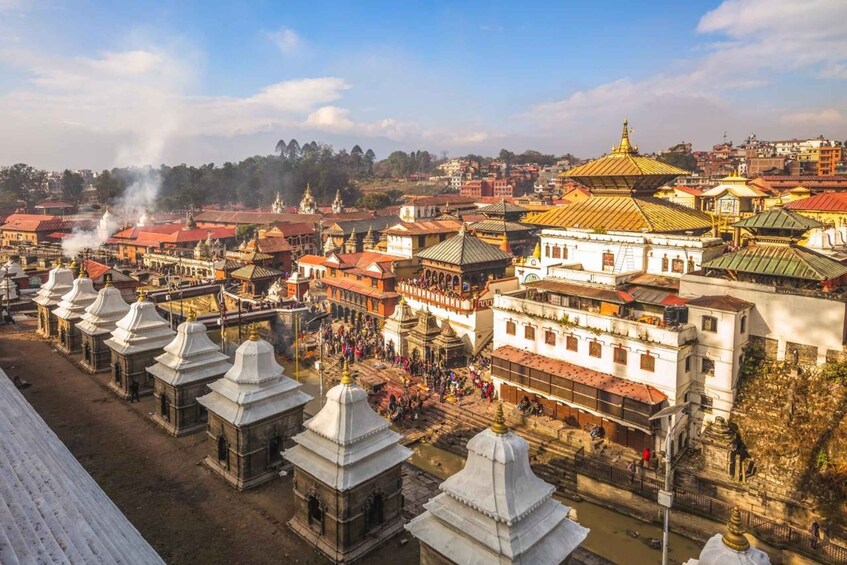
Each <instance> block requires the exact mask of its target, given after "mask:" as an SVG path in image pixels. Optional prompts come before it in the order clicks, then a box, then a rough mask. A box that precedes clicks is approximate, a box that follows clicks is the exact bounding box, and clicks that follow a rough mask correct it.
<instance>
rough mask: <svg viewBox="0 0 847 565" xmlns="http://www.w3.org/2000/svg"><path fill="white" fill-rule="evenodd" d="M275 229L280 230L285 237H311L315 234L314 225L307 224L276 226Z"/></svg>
mask: <svg viewBox="0 0 847 565" xmlns="http://www.w3.org/2000/svg"><path fill="white" fill-rule="evenodd" d="M273 227H274V228H276V229H277V230H279V231H280V232H281V233H282V235H283V236H285V237H292V236H295V235H309V234H314V233H315V227H314V225H312V224H306V223H294V224H275V225H274V226H273Z"/></svg>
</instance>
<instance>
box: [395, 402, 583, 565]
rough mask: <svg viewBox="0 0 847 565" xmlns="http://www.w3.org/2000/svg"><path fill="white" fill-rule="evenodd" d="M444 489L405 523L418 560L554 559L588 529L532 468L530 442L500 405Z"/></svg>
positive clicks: (542, 563) (536, 564)
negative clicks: (508, 422) (515, 429)
mask: <svg viewBox="0 0 847 565" xmlns="http://www.w3.org/2000/svg"><path fill="white" fill-rule="evenodd" d="M441 490H442V493H441V494H439V495H438V496H436V497H435V498H433V499H432V500H430V501H429V502H427V503H426V504H425V505H424V508H426V512H424V513H423V514H421V515H419V516H418V517H416V518H415V519H413V520H412V521H411V522H409V524H408V525H406V529H407V530H408V531H409V532H411V533H412V535H413V536H415V537H416V538H418V540H420V552H421V553H420V562H421V563H422V564H438V565H442V564H448V563H455V564H459V565H472V564H473V565H476V564H482V563H499V564H519V563H520V564H525V565H530V564H531V565H558V564H560V563H567V562H568V558H569V556H570V555H571V553H573V551H574V550H575V549H576V548H577V547H578V546H579V545H580V544H581V543H582V542H583V541H584V540H585V538H586V536H587V535H588V529H587V528H584V527H582V526H580V525H579V524H577V523H575V522H572V521H571V520H569V519H568V512H569V511H570V509H569V508H568V507H567V506H565V505H564V504H562V503H560V502H558V501H556V500H554V499H553V493H555V492H556V487H555V486H553V485H551V484H549V483H546V482H544V481H543V480H541V479H539V478H538V477H536V476H535V474H534V473H533V472H532V469H531V468H530V466H529V444H528V443H527V442H526V440H524V439H523V438H521V437H520V436H518V435H516V434H514V433H512V432H510V431H509V429H508V428H507V427H506V425H505V421H504V417H503V406H502V404H500V405H498V407H497V416H496V418H495V420H494V424H493V425H492V426H491V427H490V428H488V429H485V430H483V431H482V432H480V433H479V434H477V435H476V436H475V437H473V438H472V439H471V440H470V441H469V442H468V459H467V462H466V463H465V467H464V469H462V470H461V471H459V472H458V473H456V474H455V475H453V476H452V477H450V478H448V479H447V480H446V481H444V482H443V483H442V484H441Z"/></svg>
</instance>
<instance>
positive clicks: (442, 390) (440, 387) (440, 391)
mask: <svg viewBox="0 0 847 565" xmlns="http://www.w3.org/2000/svg"><path fill="white" fill-rule="evenodd" d="M446 391H447V385H446V384H445V382H444V378H443V377H442V378H441V380H440V381H439V382H438V402H440V403H442V404H444V393H445V392H446Z"/></svg>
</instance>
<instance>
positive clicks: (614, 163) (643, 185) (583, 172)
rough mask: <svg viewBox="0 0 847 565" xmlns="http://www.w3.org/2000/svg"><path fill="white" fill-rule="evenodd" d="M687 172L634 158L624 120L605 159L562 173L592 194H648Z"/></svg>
mask: <svg viewBox="0 0 847 565" xmlns="http://www.w3.org/2000/svg"><path fill="white" fill-rule="evenodd" d="M688 173H689V172H688V171H686V170H684V169H680V168H678V167H674V166H673V165H668V164H667V163H662V162H661V161H657V160H656V159H652V158H650V157H644V156H642V155H639V154H638V147H637V146H635V145H632V144H631V143H630V141H629V122H628V121H627V120H624V123H623V132H622V133H621V141H620V143H619V144H618V145H616V146H615V147H613V148H612V152H611V153H609V154H608V155H605V156H603V157H600V158H599V159H595V160H593V161H591V162H589V163H586V164H584V165H580V166H579V167H574V168H573V169H571V170H569V171H566V172H564V173H562V176H563V177H567V178H571V179H573V180H575V181H577V182H579V183H581V184H584V185H585V186H587V187H589V188H590V189H591V191H592V193H595V194H601V193H618V194H621V193H634V192H638V193H642V194H644V193H646V194H652V193H653V192H655V190H656V189H658V188H659V187H660V186H662V185H663V184H667V183H668V182H670V181H672V180H673V179H674V178H676V177H678V176H681V175H687V174H688Z"/></svg>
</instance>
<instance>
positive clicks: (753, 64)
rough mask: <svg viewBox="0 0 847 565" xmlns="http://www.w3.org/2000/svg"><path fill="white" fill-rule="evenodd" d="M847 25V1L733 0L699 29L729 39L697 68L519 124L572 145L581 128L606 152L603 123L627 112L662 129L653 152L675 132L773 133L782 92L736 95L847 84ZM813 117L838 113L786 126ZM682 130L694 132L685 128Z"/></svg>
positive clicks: (594, 91) (571, 103) (574, 96)
mask: <svg viewBox="0 0 847 565" xmlns="http://www.w3.org/2000/svg"><path fill="white" fill-rule="evenodd" d="M845 20H847V2H829V1H827V0H810V1H808V2H794V1H792V0H726V1H724V2H723V3H722V4H721V5H719V6H718V7H717V8H715V9H714V10H712V11H710V12H708V13H706V14H705V15H704V16H703V17H702V18H701V20H700V22H699V24H698V26H697V31H698V32H699V33H700V34H715V35H720V36H723V37H722V38H721V39H720V40H719V41H717V42H714V43H712V44H710V45H708V46H707V48H706V49H705V54H703V55H701V56H700V57H699V58H696V59H693V60H691V61H686V62H685V64H686V65H687V68H688V69H690V70H688V71H686V72H681V73H676V74H660V75H654V76H650V77H647V78H644V79H639V80H633V79H631V78H621V79H618V80H615V81H612V82H609V83H606V84H601V85H597V86H594V87H591V88H587V89H582V90H578V91H576V92H573V93H571V94H569V95H568V96H567V97H565V98H562V99H560V100H554V101H550V102H544V103H540V104H536V105H534V106H532V107H531V108H530V109H529V110H528V111H527V112H525V113H524V114H521V115H520V116H519V118H522V119H526V120H529V123H531V124H533V125H534V127H536V128H539V129H541V130H546V131H562V132H563V135H564V137H569V138H570V139H576V138H575V137H574V135H573V134H574V133H575V132H576V131H579V134H580V137H579V138H578V139H579V140H580V141H587V142H588V143H587V145H589V146H590V147H595V148H596V149H597V150H602V148H603V146H600V145H599V140H596V139H592V138H591V137H590V136H593V135H595V132H596V130H597V127H598V126H599V125H601V124H608V126H607V127H609V126H611V124H612V123H614V122H619V120H621V119H622V118H623V117H624V116H626V115H629V117H630V118H632V119H633V121H634V122H635V123H636V127H637V124H638V123H642V124H645V125H646V124H649V125H650V128H651V129H653V130H655V131H654V133H653V136H652V137H647V138H646V139H647V144H648V145H649V144H653V146H654V148H658V147H656V145H655V144H662V143H664V144H668V143H672V142H674V139H673V138H671V137H670V135H687V136H688V137H689V139H690V136H692V135H693V136H698V135H701V136H702V138H704V139H716V137H717V136H716V133H717V132H716V131H715V130H721V129H723V128H725V127H726V126H727V125H733V126H736V127H738V126H740V127H748V128H756V129H759V128H761V129H767V128H768V127H769V126H770V125H771V124H773V123H775V121H776V120H775V119H774V117H773V111H775V109H774V108H773V107H770V108H769V106H772V105H774V104H776V105H778V104H779V93H778V91H777V90H776V89H775V90H772V91H771V92H768V93H765V94H764V95H762V94H757V95H756V96H757V99H756V101H755V103H754V102H753V100H751V103H749V104H744V105H742V107H743V108H744V110H742V107H736V103H733V102H730V101H729V95H730V94H732V95H735V96H736V97H737V96H738V95H739V93H742V92H744V91H746V90H751V89H755V88H762V87H764V86H767V85H769V84H770V83H771V82H772V81H773V80H776V79H782V78H784V77H785V76H786V74H787V73H805V75H806V76H807V78H804V79H802V80H809V81H814V80H816V78H815V77H819V78H830V79H842V78H847V28H845V27H844V25H843V22H844V21H845ZM810 91H812V92H813V90H810ZM762 96H764V97H766V99H765V100H762V99H761V97H762ZM745 112H746V113H745ZM768 114H770V115H768ZM804 116H805V117H808V118H809V119H815V120H817V121H818V122H819V123H821V124H823V125H826V124H827V123H829V125H832V123H833V122H832V121H829V122H828V121H827V119H826V118H827V117H832V113H831V111H826V110H820V109H814V108H812V109H810V110H809V111H808V112H802V113H797V114H793V118H792V117H788V121H785V119H783V123H784V124H791V125H794V124H799V123H800V122H799V121H798V120H801V119H802V118H803V117H804ZM676 120H680V122H681V123H678V122H677V121H676ZM681 124H684V126H685V127H684V128H680V127H679V125H681ZM685 131H687V132H688V133H687V134H686V133H685ZM744 133H750V131H746V132H744ZM583 134H587V135H585V136H583ZM605 135H606V140H607V141H609V142H611V141H613V139H612V140H610V139H609V136H608V133H605ZM606 145H608V143H607V144H606Z"/></svg>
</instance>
